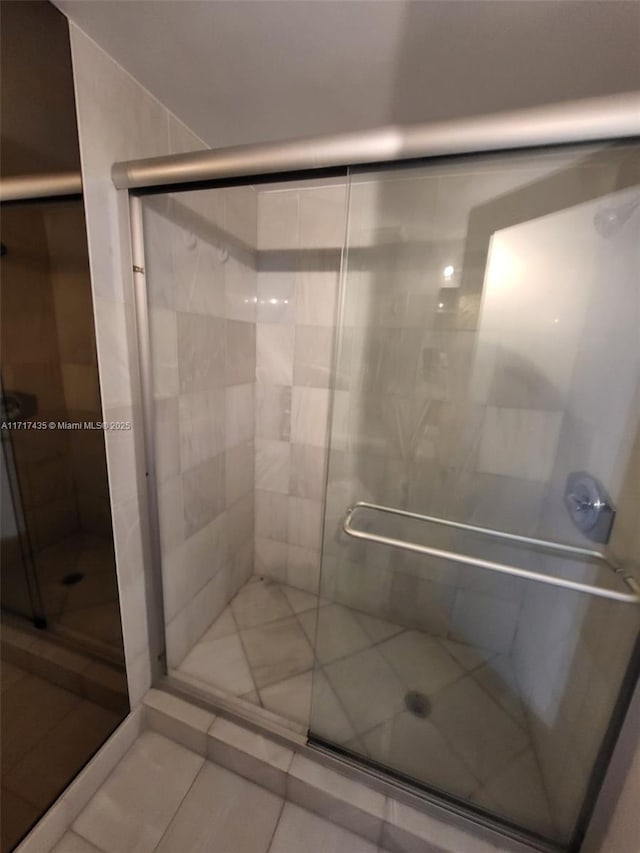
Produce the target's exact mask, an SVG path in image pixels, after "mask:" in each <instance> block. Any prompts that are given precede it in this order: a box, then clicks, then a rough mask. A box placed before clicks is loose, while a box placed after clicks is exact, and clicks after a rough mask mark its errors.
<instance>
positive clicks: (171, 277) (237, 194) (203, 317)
mask: <svg viewBox="0 0 640 853" xmlns="http://www.w3.org/2000/svg"><path fill="white" fill-rule="evenodd" d="M144 212H145V213H144V226H145V252H146V268H147V283H148V294H149V305H150V318H149V319H150V328H151V360H152V367H153V377H154V397H155V420H156V473H157V481H158V502H159V515H160V539H161V551H162V574H163V582H164V606H165V622H166V626H167V661H168V665H169V667H174V666H177V665H178V664H179V663H180V661H181V660H182V659H183V657H184V656H185V654H186V653H187V652H188V651H189V649H190V648H191V646H192V645H193V644H194V643H195V642H196V640H198V639H199V638H200V636H201V634H202V633H203V632H204V631H205V630H206V628H208V627H209V625H210V624H211V623H212V622H213V621H214V620H215V619H216V618H217V616H218V615H219V614H220V612H221V611H222V610H223V608H224V607H225V606H226V604H228V602H229V600H230V599H231V598H232V597H233V596H234V595H235V593H236V592H237V591H238V589H239V588H240V587H241V586H242V585H243V584H244V583H245V582H246V581H247V580H248V578H249V577H250V576H251V574H252V573H253V551H254V545H253V538H254V382H255V373H256V322H255V320H256V261H255V248H256V233H257V224H256V223H257V195H256V192H255V190H254V189H253V187H250V186H249V187H236V188H230V189H225V190H208V191H204V192H200V193H181V194H178V195H176V196H174V197H167V196H160V197H151V198H149V199H145V201H144Z"/></svg>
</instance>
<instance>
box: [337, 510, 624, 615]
mask: <svg viewBox="0 0 640 853" xmlns="http://www.w3.org/2000/svg"><path fill="white" fill-rule="evenodd" d="M360 509H369V510H375V511H377V512H384V513H387V514H389V515H396V516H400V517H402V518H410V519H413V520H416V521H427V522H430V523H432V524H437V525H440V526H442V527H448V528H453V529H456V530H464V531H467V532H468V533H478V534H482V535H484V536H489V537H490V538H492V539H499V540H502V541H506V542H515V543H520V544H524V545H534V546H536V547H539V548H545V549H547V550H549V551H553V552H556V553H559V554H567V555H573V556H582V557H585V558H587V559H589V560H597V561H598V562H599V563H600V564H602V565H603V567H604V568H606V569H608V571H610V572H613V573H614V574H615V576H616V577H617V578H619V579H620V580H621V581H622V583H624V584H625V585H626V586H627V588H628V589H629V592H617V591H616V590H613V589H605V588H603V587H598V586H594V585H593V584H588V583H580V582H579V581H572V580H568V579H566V578H559V577H554V576H552V575H545V574H542V573H541V572H534V571H531V570H530V569H521V568H518V567H517V566H510V565H508V564H506V563H497V562H494V561H493V560H484V559H482V558H481V557H471V556H469V555H467V554H459V553H457V552H456V551H447V550H444V549H441V548H432V547H431V546H429V545H420V544H419V543H418V542H410V541H406V540H403V539H395V538H393V537H390V536H383V535H381V534H378V533H369V532H368V531H366V530H357V529H356V528H355V527H353V526H352V523H351V522H352V520H353V516H354V514H355V513H356V512H357V511H358V510H360ZM342 529H343V530H344V532H345V533H346V534H347V535H348V536H352V537H353V538H355V539H364V540H366V541H368V542H375V543H377V544H378V545H388V546H390V547H392V548H401V549H403V550H405V551H413V552H415V553H417V554H426V555H429V556H431V557H438V558H440V559H443V560H451V561H452V562H454V563H461V564H463V565H467V566H475V567H476V568H479V569H486V570H488V571H491V572H500V573H502V574H505V575H512V576H513V577H519V578H523V579H524V580H530V581H536V582H537V583H544V584H548V585H549V586H558V587H561V588H563V589H571V590H573V591H574V592H582V593H586V594H587V595H594V596H597V597H598V598H608V599H611V600H612V601H622V602H625V603H627V604H639V603H640V585H639V584H638V583H637V581H636V580H635V578H633V577H630V576H628V575H626V574H625V573H624V572H623V571H622V570H621V569H618V568H616V567H614V566H612V565H611V563H610V562H609V561H608V560H607V558H606V557H605V556H604V554H601V553H600V552H599V551H594V550H592V549H590V548H580V547H578V546H575V545H561V544H557V543H555V542H548V541H547V540H545V539H535V538H533V537H531V536H519V535H517V534H515V533H505V532H502V531H499V530H491V529H490V528H488V527H478V526H476V525H473V524H463V523H461V522H459V521H447V520H446V519H443V518H436V517H434V516H430V515H421V514H419V513H416V512H408V511H407V510H402V509H395V508H394V507H389V506H380V505H379V504H372V503H367V502H366V501H358V502H357V503H355V504H353V506H350V507H349V508H348V509H347V511H346V513H345V516H344V520H343V522H342Z"/></svg>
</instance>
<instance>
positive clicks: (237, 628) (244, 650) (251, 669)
mask: <svg viewBox="0 0 640 853" xmlns="http://www.w3.org/2000/svg"><path fill="white" fill-rule="evenodd" d="M252 577H253V575H252ZM250 583H251V581H247V582H246V583H245V584H243V585H242V587H241V588H240V589H239V590H238V592H237V593H236V594H235V595H234V596H233V598H232V599H231V601H230V602H229V604H228V607H229V612H230V613H231V618H232V619H233V624H234V625H235V626H236V634H237V636H238V640H239V641H240V646H241V648H242V654H243V655H244V659H245V663H246V664H247V669H248V670H249V675H250V676H251V683H252V684H253V689H254V691H255V694H256V696H257V698H258V707H259V708H264V705H263V704H262V697H261V696H260V691H259V690H258V684H257V682H256V679H255V676H254V674H253V667H252V666H251V661H250V660H249V655H248V654H247V648H246V646H245V644H244V640H243V638H242V633H241V631H240V626H239V625H238V620H237V619H236V615H235V613H234V612H233V609H232V607H231V602H232V601H234V599H236V598H237V597H238V596H239V595H240V592H241V590H243V589H246V587H247V586H248V585H249V584H250ZM287 603H288V602H287ZM245 695H246V694H245ZM246 701H247V702H248V701H249V700H248V699H247V700H246ZM253 704H255V702H254V703H253Z"/></svg>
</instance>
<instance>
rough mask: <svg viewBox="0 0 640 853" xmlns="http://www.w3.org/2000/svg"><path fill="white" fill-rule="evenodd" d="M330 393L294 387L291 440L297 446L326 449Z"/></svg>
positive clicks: (323, 390) (320, 389)
mask: <svg viewBox="0 0 640 853" xmlns="http://www.w3.org/2000/svg"><path fill="white" fill-rule="evenodd" d="M328 418H329V391H328V390H325V389H324V388H304V387H300V386H294V388H293V394H292V398H291V440H292V441H293V442H295V443H296V444H310V445H311V446H313V447H326V445H327V430H328Z"/></svg>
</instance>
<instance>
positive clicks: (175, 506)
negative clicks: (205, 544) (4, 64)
mask: <svg viewBox="0 0 640 853" xmlns="http://www.w3.org/2000/svg"><path fill="white" fill-rule="evenodd" d="M158 515H159V518H160V545H161V547H162V552H163V553H165V554H168V553H170V552H171V551H173V549H174V548H176V547H178V545H180V544H181V543H182V542H184V540H185V532H186V525H185V511H184V494H183V483H182V477H181V476H180V475H179V474H178V475H177V476H174V477H169V478H167V479H166V480H165V481H164V482H162V483H159V485H158ZM186 535H189V534H188V533H187V534H186Z"/></svg>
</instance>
